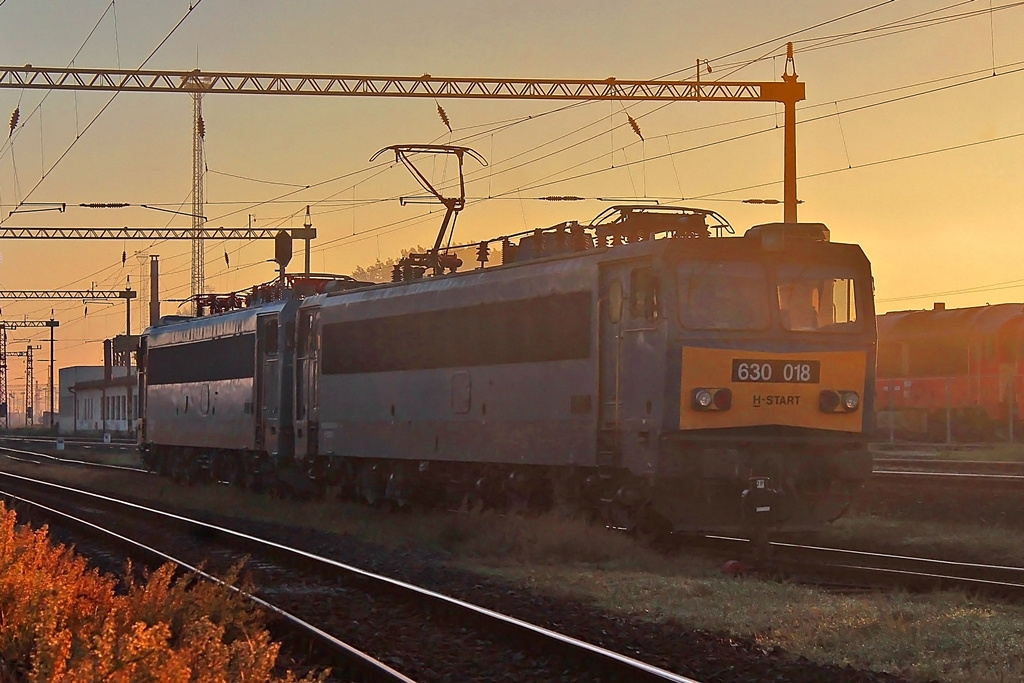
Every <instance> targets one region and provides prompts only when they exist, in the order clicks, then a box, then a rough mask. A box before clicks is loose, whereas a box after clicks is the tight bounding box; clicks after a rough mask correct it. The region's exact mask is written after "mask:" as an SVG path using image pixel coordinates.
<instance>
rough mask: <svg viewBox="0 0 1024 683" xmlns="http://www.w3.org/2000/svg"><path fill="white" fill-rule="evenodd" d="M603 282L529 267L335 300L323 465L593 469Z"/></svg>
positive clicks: (589, 275) (589, 269) (327, 347)
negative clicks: (363, 461)
mask: <svg viewBox="0 0 1024 683" xmlns="http://www.w3.org/2000/svg"><path fill="white" fill-rule="evenodd" d="M595 274H596V270H595V269H594V268H593V266H590V265H588V264H587V263H586V262H581V261H580V260H577V261H575V262H570V263H565V262H562V263H548V264H531V265H529V266H523V267H518V268H513V269H509V272H506V273H504V274H502V276H501V277H499V278H496V277H495V275H496V274H494V273H489V274H487V276H485V277H483V278H481V277H480V276H479V275H477V274H466V275H464V276H461V277H457V278H451V279H447V280H444V281H440V282H437V283H435V282H426V283H423V284H416V285H409V286H406V287H402V288H391V289H388V288H382V289H380V290H377V291H374V292H364V293H356V294H352V295H345V296H339V297H336V298H334V299H333V300H332V299H328V300H327V301H326V302H324V304H323V308H322V310H321V323H320V325H321V329H320V331H321V339H322V354H323V361H322V364H321V365H322V367H321V368H320V375H319V378H318V383H319V400H318V411H319V412H318V414H319V420H320V422H319V425H318V430H319V443H318V450H319V452H320V453H321V454H329V455H345V456H354V457H381V458H383V457H390V458H399V459H418V460H447V461H463V462H491V463H498V462H500V463H508V464H544V465H555V464H567V463H576V464H585V463H592V462H593V454H594V451H595V422H596V417H595V416H596V412H597V406H596V404H597V395H596V390H597V380H596V377H595V361H594V356H595V353H594V334H595V324H596V322H595V320H594V318H595V316H594V308H595V306H596V304H595V296H594V294H593V293H592V291H591V288H592V287H593V280H594V279H595ZM496 280H497V281H496ZM371 316H372V317H371Z"/></svg>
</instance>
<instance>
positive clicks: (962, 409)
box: [876, 303, 1024, 441]
mask: <svg viewBox="0 0 1024 683" xmlns="http://www.w3.org/2000/svg"><path fill="white" fill-rule="evenodd" d="M877 326H878V377H877V386H876V394H877V396H876V405H877V406H878V410H879V412H880V413H881V414H882V415H883V417H884V423H885V425H886V426H887V427H888V426H891V427H892V429H893V431H894V432H899V433H900V435H901V436H908V437H918V438H920V437H921V436H929V437H931V438H934V439H945V438H946V437H947V429H946V425H947V420H948V422H949V431H948V436H949V437H952V438H957V439H963V440H971V441H976V440H990V439H992V438H996V437H998V436H999V435H1000V434H1002V435H1005V433H1006V432H1007V431H1008V430H1009V428H1010V422H1011V421H1013V422H1019V420H1020V408H1019V405H1018V404H1019V402H1020V400H1021V396H1022V390H1024V377H1022V376H1021V373H1022V367H1021V359H1022V358H1024V305H1022V304H1016V303H1014V304H997V305H995V306H974V307H969V308H959V309H947V308H946V307H945V305H944V304H941V303H937V304H935V306H934V307H933V308H932V309H931V310H920V311H894V312H890V313H886V314H884V315H880V316H878V322H877Z"/></svg>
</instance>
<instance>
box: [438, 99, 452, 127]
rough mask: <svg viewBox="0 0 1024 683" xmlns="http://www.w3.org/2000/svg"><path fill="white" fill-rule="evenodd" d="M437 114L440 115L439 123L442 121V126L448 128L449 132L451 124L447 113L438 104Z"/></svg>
mask: <svg viewBox="0 0 1024 683" xmlns="http://www.w3.org/2000/svg"><path fill="white" fill-rule="evenodd" d="M437 115H438V116H440V117H441V123H443V124H444V127H445V128H447V129H448V132H449V133H451V132H452V124H451V122H450V121H449V120H448V114H447V113H446V112H445V110H444V108H442V107H441V105H440V104H438V105H437Z"/></svg>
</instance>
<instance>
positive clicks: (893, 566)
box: [701, 536, 1024, 600]
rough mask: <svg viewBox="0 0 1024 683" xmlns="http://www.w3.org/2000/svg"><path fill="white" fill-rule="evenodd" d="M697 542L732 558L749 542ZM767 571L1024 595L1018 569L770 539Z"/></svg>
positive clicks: (1023, 576) (843, 581)
mask: <svg viewBox="0 0 1024 683" xmlns="http://www.w3.org/2000/svg"><path fill="white" fill-rule="evenodd" d="M701 545H703V546H704V547H708V548H711V549H713V550H715V551H720V552H723V553H731V554H733V555H734V556H741V557H742V556H747V555H750V554H752V551H753V549H752V547H751V546H750V541H748V540H747V539H743V538H733V537H728V536H707V537H705V538H704V539H702V541H701ZM769 545H770V552H771V560H772V565H773V567H772V569H773V570H778V571H783V572H786V573H795V574H798V575H801V576H811V577H814V578H815V579H816V580H821V579H824V580H826V581H828V582H833V583H834V584H835V585H838V586H843V587H850V586H863V587H872V586H873V587H886V588H888V587H892V586H894V585H895V586H898V587H901V588H904V589H907V590H914V591H927V590H943V589H957V590H964V591H968V592H974V593H982V594H985V595H990V596H993V597H998V598H1004V599H1011V600H1022V599H1024V567H1009V566H999V565H987V564H980V563H973V562H956V561H951V560H942V559H935V558H926V557H911V556H907V555H895V554H890V553H876V552H868V551H862V550H850V549H844V548H828V547H822V546H811V545H801V544H796V543H784V542H778V541H773V542H771V543H770V544H769Z"/></svg>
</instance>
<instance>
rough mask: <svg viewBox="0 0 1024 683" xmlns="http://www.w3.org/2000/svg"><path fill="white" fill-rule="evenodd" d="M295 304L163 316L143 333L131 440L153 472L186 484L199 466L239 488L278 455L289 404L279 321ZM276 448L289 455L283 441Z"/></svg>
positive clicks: (287, 441) (288, 418)
mask: <svg viewBox="0 0 1024 683" xmlns="http://www.w3.org/2000/svg"><path fill="white" fill-rule="evenodd" d="M297 305H298V302H295V301H288V302H275V303H270V304H268V305H265V306H255V307H253V308H245V309H241V310H237V311H232V312H229V313H225V314H222V315H213V316H209V317H202V318H196V319H191V318H184V319H180V318H179V319H174V318H172V319H169V320H165V323H164V324H162V325H158V326H156V327H153V328H150V329H149V330H147V331H146V333H145V334H144V335H143V338H142V343H141V348H140V359H141V362H140V368H139V370H140V372H139V382H140V391H139V396H140V400H141V402H142V406H141V410H140V415H141V416H142V417H141V420H140V424H139V440H140V444H141V445H142V447H143V450H144V455H145V457H146V460H147V463H148V464H149V465H150V466H151V467H152V468H153V469H155V470H156V471H158V472H161V473H163V474H168V475H171V476H173V477H174V478H176V479H184V480H188V481H191V480H194V479H196V478H197V477H198V476H199V474H200V470H201V469H207V470H210V471H211V473H212V476H214V477H215V478H217V479H222V478H223V479H225V480H229V481H238V482H242V481H243V478H244V477H245V476H246V475H247V474H248V475H249V476H250V477H252V476H253V473H254V472H256V471H259V469H260V467H261V464H263V463H264V461H268V460H269V457H270V456H273V455H277V454H278V453H279V452H280V446H281V442H280V436H281V432H282V431H283V425H288V428H289V429H290V423H291V406H292V401H291V400H290V398H291V397H290V396H289V395H285V396H282V395H281V392H280V388H281V387H287V388H290V382H287V381H282V373H283V372H290V369H289V368H288V367H287V366H288V365H289V363H288V362H287V361H285V362H282V361H283V358H282V356H285V355H286V354H283V353H282V350H284V349H285V348H286V344H284V343H282V342H283V335H284V331H283V329H282V327H281V325H280V320H281V315H282V313H283V312H285V311H288V310H289V307H290V308H291V309H294V308H295V307H297ZM282 398H283V399H284V400H283V401H282ZM285 445H286V448H288V449H289V450H288V451H287V452H286V454H288V455H290V454H291V451H290V445H291V441H290V440H286V441H285ZM257 463H261V464H257Z"/></svg>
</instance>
